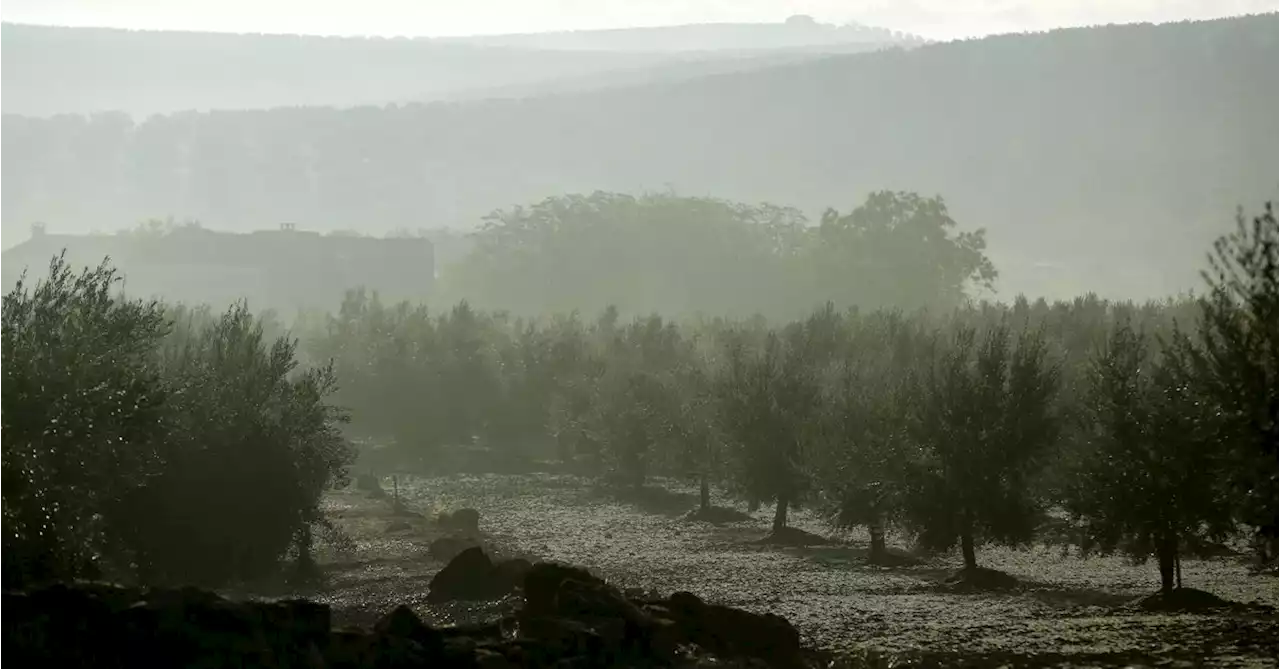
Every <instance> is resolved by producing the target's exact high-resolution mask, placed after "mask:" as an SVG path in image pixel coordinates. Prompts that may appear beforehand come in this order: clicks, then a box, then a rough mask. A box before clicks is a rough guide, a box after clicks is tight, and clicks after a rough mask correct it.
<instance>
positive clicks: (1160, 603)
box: [1130, 588, 1236, 613]
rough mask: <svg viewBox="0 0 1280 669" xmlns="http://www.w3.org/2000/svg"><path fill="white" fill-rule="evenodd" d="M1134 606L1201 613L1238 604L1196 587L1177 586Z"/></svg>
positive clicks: (1133, 606)
mask: <svg viewBox="0 0 1280 669" xmlns="http://www.w3.org/2000/svg"><path fill="white" fill-rule="evenodd" d="M1130 606H1131V607H1132V608H1134V609H1137V610H1140V611H1151V612H1162V613H1201V612H1205V611H1214V610H1217V609H1223V608H1229V607H1233V606H1236V604H1235V603H1234V602H1229V601H1227V600H1225V599H1222V598H1221V597H1219V596H1217V595H1215V594H1213V593H1211V592H1205V591H1204V590H1197V589H1195V588H1175V589H1173V590H1170V591H1169V592H1167V593H1166V592H1156V593H1152V594H1150V595H1147V596H1145V597H1141V598H1139V599H1137V600H1135V601H1134V602H1133V603H1132V604H1131V605H1130Z"/></svg>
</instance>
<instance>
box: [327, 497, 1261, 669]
mask: <svg viewBox="0 0 1280 669" xmlns="http://www.w3.org/2000/svg"><path fill="white" fill-rule="evenodd" d="M400 491H401V495H402V497H403V498H404V499H405V500H406V501H407V502H408V504H409V506H410V507H411V508H414V509H416V510H418V511H421V512H423V513H424V514H427V515H428V516H430V515H434V512H435V511H437V510H445V509H455V508H461V507H473V508H476V509H478V510H479V511H480V513H481V515H482V521H481V526H482V529H483V530H484V531H485V532H486V533H488V534H489V535H490V536H491V538H492V541H493V543H494V544H495V545H496V546H498V547H501V548H502V549H505V550H508V551H513V552H519V553H523V554H527V555H532V556H537V557H541V558H545V559H552V560H563V561H565V562H570V563H573V564H579V565H584V566H587V567H589V568H591V569H593V570H596V571H598V572H600V573H601V574H603V575H604V576H606V577H607V578H609V579H611V580H613V581H616V582H617V583H619V584H620V585H622V586H624V587H643V588H654V589H658V590H660V591H664V592H670V591H674V590H688V591H690V592H693V593H695V594H698V595H700V596H702V597H704V598H706V599H708V600H711V601H716V602H720V603H725V604H730V605H733V606H740V607H743V608H747V609H751V610H756V611H773V612H775V613H779V614H781V615H783V616H786V618H787V619H788V620H790V621H791V622H792V623H794V624H795V625H796V626H797V627H798V628H799V629H800V630H801V631H802V633H803V634H804V636H805V638H806V641H807V642H808V643H810V644H812V645H814V646H817V647H821V648H824V649H828V650H833V651H840V652H842V653H848V654H850V655H851V656H860V657H868V656H874V657H879V658H881V659H890V658H892V657H894V656H898V655H900V654H905V655H907V656H913V657H920V656H921V654H922V653H923V656H925V657H933V658H934V659H935V660H936V661H937V662H940V663H942V664H955V663H956V662H959V661H964V662H967V663H979V664H988V663H1004V662H1013V663H1015V664H1018V665H1024V666H1025V665H1030V666H1084V665H1095V666H1096V665H1130V666H1133V665H1138V666H1144V665H1155V664H1161V665H1162V666H1197V665H1198V666H1203V664H1201V663H1204V662H1207V663H1208V664H1211V665H1217V666H1250V667H1252V666H1257V667H1262V666H1268V667H1274V666H1276V659H1275V658H1276V652H1277V642H1276V635H1277V625H1276V616H1275V612H1274V607H1275V605H1276V593H1277V583H1276V579H1275V577H1273V576H1262V577H1260V576H1251V575H1248V574H1247V573H1246V569H1245V568H1244V566H1243V565H1240V564H1236V563H1234V562H1229V561H1225V560H1224V561H1208V562H1201V561H1186V562H1184V574H1185V578H1186V582H1187V585H1188V586H1193V587H1197V588H1200V589H1203V590H1208V591H1210V592H1213V593H1214V594H1217V595H1219V596H1220V597H1223V598H1225V599H1229V600H1232V601H1237V602H1258V603H1264V604H1268V605H1270V606H1271V607H1272V609H1271V610H1270V612H1269V613H1267V612H1246V613H1236V614H1224V613H1216V614H1205V615H1192V614H1178V615H1171V614H1151V613H1143V612H1137V611H1134V610H1131V609H1129V608H1126V607H1125V604H1126V603H1127V602H1129V601H1131V600H1133V599H1134V598H1137V597H1139V596H1141V595H1145V594H1148V593H1150V592H1151V591H1152V590H1154V588H1155V586H1156V584H1155V582H1154V569H1153V568H1151V567H1150V566H1149V565H1148V566H1133V565H1130V564H1128V563H1127V562H1126V561H1124V560H1121V559H1089V560H1080V559H1077V558H1074V557H1071V556H1064V555H1062V554H1061V551H1060V550H1058V549H1046V548H1040V549H1036V550H1022V551H1019V550H1008V549H999V548H994V547H985V548H984V549H982V550H981V552H980V553H979V560H980V562H982V564H983V565H984V566H987V567H993V568H996V569H1000V570H1003V571H1006V572H1008V573H1010V574H1013V575H1015V576H1017V577H1018V578H1019V579H1020V580H1022V581H1023V583H1024V586H1025V587H1024V588H1023V589H1021V590H1020V591H1018V592H1016V593H1009V594H995V593H981V594H972V593H968V594H966V593H955V592H951V591H948V590H947V589H946V588H944V587H943V586H941V585H940V584H939V580H940V579H941V578H943V577H944V576H945V575H946V574H948V573H950V572H951V571H953V570H954V569H955V568H956V567H958V563H957V562H956V561H954V560H952V559H938V560H932V561H928V562H925V563H922V564H917V565H914V566H907V567H897V568H882V567H876V566H871V565H868V564H867V563H866V561H865V559H864V552H865V543H864V541H863V540H862V539H863V538H862V537H859V536H856V535H855V536H854V537H852V538H850V537H844V538H843V539H844V540H843V541H842V542H841V545H836V546H831V547H825V548H810V549H799V548H779V547H773V546H765V545H760V544H756V543H753V541H754V540H755V539H758V538H760V537H762V536H763V535H764V534H765V533H766V531H767V528H768V520H769V513H770V511H769V510H768V509H765V510H762V511H760V512H758V513H757V514H756V517H754V518H751V519H749V520H746V521H742V522H737V523H732V524H728V525H722V526H713V525H710V524H707V523H699V522H690V521H686V520H684V519H682V518H681V516H682V515H683V513H684V512H686V511H687V510H689V509H691V508H693V506H694V505H695V503H696V496H695V491H694V490H692V489H682V488H681V487H680V486H678V485H670V486H668V487H667V488H665V489H662V490H655V491H652V492H650V493H649V494H647V495H645V497H644V498H643V499H634V500H629V501H620V500H618V499H616V498H610V497H608V496H606V495H604V494H602V493H598V492H595V491H594V490H593V489H592V488H591V487H590V486H589V485H588V484H586V483H584V482H583V481H581V480H579V479H575V478H572V477H567V476H547V475H544V476H496V475H495V476H481V477H455V478H448V479H418V480H414V481H412V482H407V483H404V482H402V484H401V486H400ZM721 502H722V503H725V504H728V502H727V501H725V500H721ZM388 509H389V505H388V504H387V503H386V502H377V501H373V500H369V499H367V497H365V496H364V495H361V494H359V493H339V494H336V495H334V496H333V497H332V498H331V500H330V511H331V513H333V514H335V515H336V516H338V519H339V522H340V523H341V524H342V525H343V527H345V528H346V529H347V530H348V531H349V532H350V533H351V534H352V536H353V537H354V538H355V539H356V540H357V543H358V551H357V553H356V555H355V557H354V558H353V559H348V560H347V561H345V562H342V563H340V564H336V565H333V567H334V574H335V584H334V587H333V589H332V590H331V591H330V592H328V593H326V594H325V595H323V597H322V599H323V600H324V601H327V602H329V603H330V604H332V605H334V606H335V608H336V609H337V610H338V611H339V612H340V617H345V618H346V619H349V620H352V621H359V622H365V620H364V619H363V618H366V617H367V616H369V615H376V613H381V612H383V611H385V610H386V609H387V608H388V602H409V603H411V604H414V605H415V606H416V607H417V608H418V609H419V610H420V612H421V613H422V614H423V615H425V616H427V617H428V618H431V619H432V620H434V621H436V622H438V623H447V622H460V621H466V620H470V619H474V618H477V617H485V616H488V615H492V614H493V612H494V611H495V610H496V609H497V608H500V607H501V606H502V605H501V604H498V605H484V606H466V605H451V606H450V607H435V606H430V605H427V604H426V603H425V600H424V597H425V594H426V590H427V583H428V582H429V581H430V578H431V576H432V575H434V573H435V572H436V571H437V570H438V569H439V568H440V567H441V566H442V564H441V563H439V562H437V561H434V560H431V559H430V558H428V557H427V556H426V553H427V550H426V546H427V545H428V544H429V543H430V541H431V540H432V539H433V538H435V537H436V536H439V535H438V533H436V531H435V530H434V529H433V528H432V527H431V526H430V524H429V523H427V522H425V521H423V522H416V521H415V523H414V527H413V529H412V530H410V531H407V532H403V533H399V534H396V535H391V536H385V535H384V534H383V529H384V528H385V526H386V523H387V522H388V519H387V513H388ZM793 524H794V525H796V526H798V527H801V528H803V529H806V530H809V531H812V532H816V533H819V534H826V535H828V536H830V532H829V531H827V530H826V528H824V527H823V526H822V525H821V524H819V523H816V522H814V521H813V519H812V518H810V517H808V516H807V515H806V514H804V513H798V514H796V517H795V521H794V523H793Z"/></svg>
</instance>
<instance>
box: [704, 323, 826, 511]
mask: <svg viewBox="0 0 1280 669" xmlns="http://www.w3.org/2000/svg"><path fill="white" fill-rule="evenodd" d="M803 356H804V353H803V349H801V348H799V347H797V346H794V345H789V342H788V341H787V340H785V339H784V338H783V337H782V336H780V335H779V334H777V333H769V334H768V335H767V336H766V338H765V342H764V345H763V347H762V349H761V350H758V351H753V350H750V349H749V348H748V347H747V346H746V345H745V342H744V341H743V339H742V337H734V338H732V339H731V340H730V342H729V343H728V344H727V349H726V351H725V362H724V367H723V369H722V371H721V372H720V374H719V378H718V379H717V396H718V398H719V403H720V407H721V408H720V418H721V421H722V429H723V430H724V432H725V434H726V436H727V437H728V438H729V440H730V442H731V444H732V453H733V458H734V465H735V469H736V476H735V484H736V486H737V487H738V489H739V491H740V492H742V493H744V494H745V495H746V496H747V497H748V498H749V499H752V500H760V501H772V502H774V503H775V504H776V507H775V512H774V518H773V530H774V531H775V532H777V531H779V530H782V529H783V528H784V527H786V524H787V512H788V509H789V508H790V507H791V506H793V505H796V504H798V503H800V502H801V501H802V500H803V499H804V496H805V494H806V493H807V492H808V490H809V481H808V476H807V475H806V471H805V466H804V463H805V456H806V452H807V451H808V448H809V446H810V443H811V441H812V439H813V438H814V436H815V434H814V433H813V432H812V420H811V419H812V418H814V417H815V414H816V409H817V407H818V401H819V396H820V388H819V386H818V384H817V383H816V382H815V380H814V376H813V372H812V370H811V369H810V368H809V367H808V366H807V365H806V364H805V363H806V361H805V360H804V357H803Z"/></svg>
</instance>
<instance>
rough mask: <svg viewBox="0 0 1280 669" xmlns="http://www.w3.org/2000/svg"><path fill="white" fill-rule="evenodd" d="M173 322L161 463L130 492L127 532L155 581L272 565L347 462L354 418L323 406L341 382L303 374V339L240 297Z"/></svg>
mask: <svg viewBox="0 0 1280 669" xmlns="http://www.w3.org/2000/svg"><path fill="white" fill-rule="evenodd" d="M174 318H175V321H176V323H177V327H176V328H175V330H174V333H173V334H172V335H171V336H170V337H169V339H168V340H167V341H166V342H165V343H164V345H163V346H162V348H161V350H160V352H159V357H160V360H161V365H162V369H163V372H164V375H165V378H166V379H167V380H168V381H169V383H170V385H171V387H172V388H173V392H172V395H171V400H170V402H169V404H168V409H169V410H170V412H171V414H170V416H171V417H170V421H169V423H168V428H169V431H168V434H167V435H166V439H165V444H164V447H163V449H162V452H161V457H162V459H163V460H164V462H165V466H164V468H163V469H162V470H161V471H160V472H159V473H157V474H156V475H154V476H152V477H149V478H148V479H147V481H146V483H145V484H144V485H142V486H140V487H139V488H137V489H135V490H134V491H132V495H131V496H130V498H129V500H128V511H129V513H128V515H126V516H124V517H122V518H120V519H119V520H120V522H121V524H122V525H123V527H122V528H121V532H122V533H123V534H126V535H127V536H128V544H129V546H130V547H131V548H132V549H133V552H134V555H135V561H136V563H137V565H138V569H139V570H140V572H141V574H142V575H143V578H144V580H146V581H149V582H157V581H160V582H193V581H194V582H199V583H203V584H219V583H225V582H227V581H231V580H236V579H250V578H254V577H258V576H261V575H263V574H267V573H271V571H272V570H273V569H274V568H275V566H276V565H277V563H278V562H279V560H280V559H281V557H283V556H284V554H285V553H286V551H288V550H289V549H290V547H292V546H293V544H294V542H295V539H296V538H297V537H298V536H299V535H300V534H301V533H303V532H304V531H305V530H306V528H308V527H309V526H310V525H312V524H314V523H318V522H320V521H321V516H320V512H319V503H320V496H321V494H322V493H323V492H324V491H325V490H326V489H327V488H328V487H329V486H330V485H331V484H334V483H341V482H342V481H343V480H344V477H345V471H346V467H347V466H348V465H349V464H350V463H351V460H352V455H353V453H352V451H351V449H350V446H349V445H348V443H347V442H346V440H345V439H344V438H343V436H342V435H341V434H340V433H339V432H338V430H337V425H338V424H340V423H342V422H345V421H346V419H347V416H346V414H345V413H343V412H341V411H338V410H337V409H335V408H334V407H332V406H330V405H328V404H326V403H325V398H326V397H327V396H328V395H330V394H332V393H333V391H334V390H335V389H336V386H337V380H336V378H335V376H334V374H333V370H332V368H330V367H327V366H326V367H320V368H313V369H308V370H297V363H296V356H295V349H296V346H297V344H296V342H295V341H293V340H291V339H288V338H284V337H282V338H278V339H275V340H274V341H272V340H270V339H268V338H267V337H265V336H264V333H263V326H262V324H261V323H260V322H258V321H257V320H256V319H254V318H253V316H252V315H251V314H250V313H249V312H248V310H247V309H246V308H245V307H244V306H243V305H241V306H239V307H236V308H233V309H232V310H230V311H228V312H227V313H225V314H223V315H222V316H221V317H219V318H216V319H210V315H209V314H208V313H207V312H204V313H196V314H191V313H186V312H185V310H181V309H180V310H178V312H177V313H176V314H175V315H174ZM202 320H203V321H206V322H204V323H201V322H200V321H202ZM209 321H211V322H209Z"/></svg>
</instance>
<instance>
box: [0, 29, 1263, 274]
mask: <svg viewBox="0 0 1280 669" xmlns="http://www.w3.org/2000/svg"><path fill="white" fill-rule="evenodd" d="M1277 33H1278V31H1277V22H1276V16H1275V15H1274V14H1272V15H1264V16H1253V17H1243V18H1234V19H1224V20H1218V21H1206V22H1184V23H1177V24H1164V25H1149V24H1142V25H1126V26H1105V27H1096V28H1082V29H1069V30H1059V31H1053V32H1049V33H1040V34H1026V35H1008V36H1000V37H992V38H987V39H982V40H971V41H962V42H953V43H946V44H937V45H928V46H923V47H920V48H917V49H912V50H889V51H880V52H876V53H870V54H858V55H848V56H831V57H827V58H824V59H820V60H809V61H804V62H799V63H790V64H783V65H777V66H774V67H768V68H757V69H750V70H747V71H741V72H730V73H724V74H718V75H714V76H707V77H702V78H698V79H695V80H691V81H683V82H664V83H657V84H652V85H644V86H636V87H629V88H622V89H610V90H590V91H585V92H577V93H571V94H564V95H554V96H546V97H540V98H527V99H522V100H487V101H476V102H465V103H451V104H443V103H441V104H428V105H391V106H386V107H356V108H347V109H339V108H307V109H302V108H289V109H274V110H270V111H238V112H229V111H218V112H213V113H183V114H174V115H169V116H161V117H156V118H152V119H149V120H147V121H146V122H143V123H139V124H134V123H133V122H132V121H130V120H129V119H128V118H127V117H121V116H97V117H93V118H85V117H77V116H60V117H55V118H50V119H38V118H32V117H26V116H17V115H12V114H6V115H5V116H4V119H3V133H2V137H3V159H4V164H5V167H6V168H8V169H7V170H6V179H4V181H3V202H4V225H5V228H4V231H5V235H6V237H9V236H11V235H15V234H16V235H18V236H19V237H21V236H24V235H25V233H26V230H27V228H28V225H29V224H30V223H31V222H32V221H33V220H45V221H47V222H48V223H49V224H50V226H51V227H52V228H53V229H56V230H59V231H66V232H75V231H84V230H88V229H90V228H93V227H97V228H100V229H103V230H110V229H114V228H119V227H127V226H131V225H132V224H133V223H134V222H135V221H137V220H139V219H143V218H147V217H155V216H164V215H167V214H172V215H175V216H178V217H186V216H190V217H196V218H199V219H200V220H201V221H203V222H204V223H205V224H206V225H208V226H210V227H214V228H219V229H237V230H245V229H254V228H259V227H273V226H274V225H276V224H277V223H279V222H284V221H295V222H298V223H299V224H300V225H302V226H305V227H307V228H310V229H318V230H332V229H351V228H358V229H361V230H364V231H369V232H382V231H386V230H391V229H395V228H402V227H405V228H410V229H413V228H418V227H426V226H439V225H455V226H467V225H473V224H474V223H475V222H476V221H477V220H478V218H479V217H480V216H482V215H484V214H485V213H487V212H489V211H491V210H492V209H495V208H498V207H506V206H510V205H513V204H517V203H528V202H530V201H534V200H538V199H541V198H543V197H546V196H549V195H554V194H559V193H564V192H583V191H588V192H589V191H592V190H595V189H603V190H615V191H629V192H635V191H637V190H641V189H655V188H664V187H667V186H672V187H674V188H675V189H677V190H678V191H680V192H682V193H687V194H696V195H700V194H712V195H715V196H719V197H725V198H730V199H737V200H743V201H751V202H757V201H761V200H767V201H772V202H776V203H779V204H785V205H794V206H797V207H800V208H802V209H804V210H806V211H808V212H810V213H817V212H818V211H819V210H820V209H821V208H823V207H827V206H835V207H839V208H841V209H845V210H847V209H848V208H849V207H851V206H853V205H854V204H857V203H859V202H861V201H862V199H863V198H864V197H865V195H866V194H867V193H868V192H870V191H873V190H878V189H882V188H887V189H895V190H897V189H903V190H912V191H918V192H920V193H923V194H934V193H940V194H942V195H944V196H945V197H946V198H947V202H948V205H949V209H950V210H951V213H952V214H953V216H954V217H955V218H956V219H957V220H958V221H959V222H960V224H961V226H964V227H968V228H974V227H986V228H988V230H989V239H990V241H991V246H990V251H991V256H992V258H993V260H995V262H996V264H997V266H998V267H999V268H1000V269H1001V270H1002V271H1003V276H1002V278H1001V281H1000V284H999V285H1000V286H1001V287H1002V288H1003V289H1004V290H1006V291H1010V290H1012V291H1017V290H1024V291H1027V292H1029V293H1041V294H1047V295H1049V296H1055V295H1059V296H1061V295H1073V294H1078V293H1079V292H1080V291H1084V290H1094V291H1097V292H1099V293H1100V294H1103V295H1111V296H1138V297H1142V296H1147V295H1157V294H1166V293H1169V292H1172V291H1177V290H1181V289H1185V288H1190V287H1197V286H1198V285H1199V284H1198V277H1197V275H1196V272H1195V269H1194V268H1197V267H1199V266H1201V262H1200V261H1201V259H1202V255H1203V249H1204V248H1206V246H1207V244H1208V243H1209V242H1210V240H1211V239H1212V238H1213V237H1214V236H1216V235H1217V234H1219V233H1221V232H1223V231H1225V230H1227V229H1228V228H1229V226H1230V225H1231V215H1232V212H1233V211H1234V210H1235V208H1236V206H1237V205H1245V206H1246V207H1247V208H1248V209H1250V210H1255V209H1257V208H1258V207H1259V206H1260V204H1261V201H1262V200H1264V199H1267V198H1273V197H1275V195H1276V184H1277V182H1278V174H1277V163H1276V148H1275V147H1276V146H1277V144H1278V143H1280V138H1278V134H1277V127H1276V118H1277V116H1278V115H1280V113H1278V109H1277V81H1278V80H1280V73H1278V71H1277V63H1276V59H1275V53H1276V51H1277V41H1278V40H1277V37H1278V34H1277ZM6 83H7V82H6ZM6 92H7V89H6ZM13 241H14V240H11V241H10V242H9V243H13Z"/></svg>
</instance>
